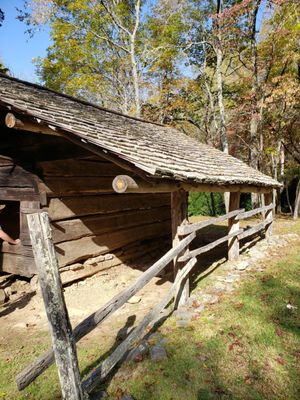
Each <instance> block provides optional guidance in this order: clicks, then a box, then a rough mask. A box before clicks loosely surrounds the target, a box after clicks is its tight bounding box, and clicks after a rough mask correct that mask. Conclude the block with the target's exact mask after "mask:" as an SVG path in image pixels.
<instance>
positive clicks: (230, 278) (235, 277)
mask: <svg viewBox="0 0 300 400" xmlns="http://www.w3.org/2000/svg"><path fill="white" fill-rule="evenodd" d="M239 279H240V277H239V275H228V276H227V277H226V278H225V280H224V282H226V283H233V282H236V281H237V280H239Z"/></svg>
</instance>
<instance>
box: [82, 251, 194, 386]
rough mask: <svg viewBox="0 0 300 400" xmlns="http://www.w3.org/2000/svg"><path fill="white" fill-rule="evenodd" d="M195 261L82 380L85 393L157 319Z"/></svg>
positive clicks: (179, 274)
mask: <svg viewBox="0 0 300 400" xmlns="http://www.w3.org/2000/svg"><path fill="white" fill-rule="evenodd" d="M196 262H197V260H196V258H192V259H191V260H190V261H189V262H188V263H187V264H186V265H185V267H184V268H182V269H181V270H180V271H179V273H178V275H177V277H176V279H175V282H174V283H173V285H172V286H171V288H170V289H169V290H168V292H167V294H166V295H165V296H164V297H163V299H162V300H161V301H160V302H159V303H158V304H157V305H156V306H155V307H154V308H153V309H152V310H151V311H150V312H149V313H148V314H147V315H146V316H145V317H144V319H143V320H142V322H141V323H140V324H139V325H138V326H137V327H136V328H135V329H134V330H133V331H132V332H131V333H130V334H129V335H128V336H127V338H126V339H125V340H124V341H123V342H122V343H121V344H120V345H119V346H118V347H117V348H116V349H115V351H114V352H113V353H112V354H111V355H110V356H109V357H108V358H107V359H106V360H105V361H103V363H102V364H101V365H100V366H99V367H98V368H96V369H95V370H94V371H93V372H92V373H91V375H90V376H89V377H88V378H87V379H85V380H84V381H83V383H82V385H83V389H84V390H85V391H86V392H87V393H90V392H91V391H92V390H93V389H94V388H95V387H96V386H97V384H98V383H99V382H101V381H103V379H105V377H106V376H107V375H108V374H109V372H110V371H111V370H112V368H113V367H114V366H115V365H116V364H117V363H118V362H119V361H120V360H121V359H122V357H123V356H124V355H125V354H126V352H127V351H128V350H129V349H130V347H132V345H133V344H134V343H135V342H136V341H137V340H138V339H139V338H140V337H141V336H142V335H143V333H144V332H145V330H146V329H147V328H149V325H151V323H152V322H153V321H155V320H156V319H157V317H158V316H159V313H160V312H161V311H162V310H163V309H164V308H165V307H166V306H167V305H168V304H169V303H170V301H171V300H172V298H173V297H174V296H175V295H176V293H177V288H178V286H180V284H181V283H182V282H183V280H184V279H185V278H186V277H187V276H188V274H189V273H190V271H191V270H192V268H193V267H194V266H195V264H196Z"/></svg>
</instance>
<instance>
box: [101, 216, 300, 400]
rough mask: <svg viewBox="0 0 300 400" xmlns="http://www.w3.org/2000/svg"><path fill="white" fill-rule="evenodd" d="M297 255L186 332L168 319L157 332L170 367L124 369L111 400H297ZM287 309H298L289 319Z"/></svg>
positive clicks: (271, 267)
mask: <svg viewBox="0 0 300 400" xmlns="http://www.w3.org/2000/svg"><path fill="white" fill-rule="evenodd" d="M294 226H295V227H296V224H295V225H294ZM299 226H300V224H299V223H297V229H299ZM280 229H281V231H282V230H283V229H285V227H284V228H282V227H281V228H277V230H280ZM299 248H300V242H298V243H297V245H296V246H295V248H294V249H293V250H291V249H290V248H286V249H284V250H282V251H281V255H280V257H278V258H277V260H274V261H273V262H272V263H270V262H269V263H268V265H267V269H266V272H264V273H256V274H255V273H251V274H248V276H247V278H246V279H245V280H244V281H243V283H242V284H241V285H240V287H239V289H237V291H236V292H234V294H230V295H226V296H225V297H224V298H223V300H222V302H220V303H219V304H217V305H214V306H211V307H210V308H209V309H207V310H206V311H205V312H203V313H202V314H201V316H200V317H199V318H198V319H197V320H195V321H193V323H192V327H191V330H182V329H180V328H176V324H175V319H174V318H171V319H169V320H168V321H167V322H166V323H165V324H164V325H163V326H162V327H161V328H160V331H161V333H162V334H163V335H164V336H165V337H166V338H167V339H168V343H167V345H166V348H167V352H168V359H167V360H166V361H164V362H161V363H154V362H151V361H150V360H149V359H147V360H144V361H143V362H141V363H138V364H131V365H129V366H128V365H127V366H126V365H124V366H122V368H121V370H122V371H127V372H128V374H130V373H131V374H132V376H131V378H130V379H128V378H127V377H126V376H127V375H126V373H125V377H126V378H125V379H120V378H115V379H113V380H112V382H111V383H110V385H109V387H108V392H109V394H110V397H109V399H116V398H117V399H118V398H120V396H121V394H123V393H130V394H132V395H133V396H134V398H135V399H137V400H177V399H178V400H179V399H188V400H200V399H249V400H250V399H253V400H254V399H255V400H258V399H295V400H296V399H299V398H300V379H299V378H300V252H299ZM196 290H197V288H196ZM289 301H290V302H292V304H293V305H294V306H296V307H297V309H295V310H293V311H289V310H288V309H287V307H286V305H287V303H288V302H289Z"/></svg>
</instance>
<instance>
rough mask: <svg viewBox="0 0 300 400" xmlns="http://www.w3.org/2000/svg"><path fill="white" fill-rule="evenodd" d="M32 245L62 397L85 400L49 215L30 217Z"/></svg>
mask: <svg viewBox="0 0 300 400" xmlns="http://www.w3.org/2000/svg"><path fill="white" fill-rule="evenodd" d="M27 221H28V226H29V230H30V237H31V243H32V248H33V254H34V259H35V263H36V265H37V269H38V271H39V281H40V285H41V291H42V295H43V299H44V304H45V309H46V313H47V317H48V322H49V329H50V332H51V337H52V345H53V351H54V355H55V360H56V365H57V368H58V375H59V379H60V385H61V391H62V398H63V399H64V400H83V399H84V398H85V397H84V394H83V391H82V388H81V379H80V373H79V367H78V360H77V354H76V346H75V341H74V339H73V335H72V328H71V324H70V320H69V316H68V311H67V307H66V303H65V299H64V295H63V291H62V285H61V280H60V275H59V271H58V262H57V258H56V254H55V250H54V246H53V243H52V236H51V228H50V224H49V218H48V214H47V213H46V212H43V213H35V214H29V215H27Z"/></svg>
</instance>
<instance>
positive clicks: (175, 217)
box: [171, 189, 190, 307]
mask: <svg viewBox="0 0 300 400" xmlns="http://www.w3.org/2000/svg"><path fill="white" fill-rule="evenodd" d="M187 197H188V193H187V192H186V191H185V190H183V189H180V190H177V191H175V192H172V193H171V218H172V239H173V247H174V246H176V245H177V244H178V243H179V242H180V239H179V236H178V234H177V228H178V226H179V225H181V224H182V223H183V222H185V221H186V222H187V219H188V214H187ZM178 257H179V256H178ZM178 257H176V259H175V260H174V280H175V277H176V275H177V272H178V270H179V269H181V268H182V267H183V266H184V263H179V262H178V261H177V259H178ZM189 295H190V285H189V277H187V278H186V279H185V281H184V282H183V284H182V285H181V287H180V288H179V291H178V294H177V296H176V300H175V307H177V306H182V305H184V304H185V303H186V302H187V300H188V298H189Z"/></svg>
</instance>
